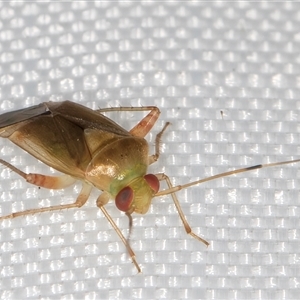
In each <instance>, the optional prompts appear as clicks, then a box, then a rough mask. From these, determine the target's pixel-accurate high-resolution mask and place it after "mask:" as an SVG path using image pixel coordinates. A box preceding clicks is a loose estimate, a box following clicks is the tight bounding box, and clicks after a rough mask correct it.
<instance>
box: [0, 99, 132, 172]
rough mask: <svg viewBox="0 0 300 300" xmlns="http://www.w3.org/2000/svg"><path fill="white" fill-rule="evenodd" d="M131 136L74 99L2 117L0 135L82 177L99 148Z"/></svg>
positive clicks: (10, 113) (42, 158)
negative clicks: (73, 100) (110, 141)
mask: <svg viewBox="0 0 300 300" xmlns="http://www.w3.org/2000/svg"><path fill="white" fill-rule="evenodd" d="M93 132H95V134H92V133H93ZM128 135H130V133H129V132H128V131H126V130H125V129H123V128H122V127H121V126H119V125H118V124H116V123H115V122H113V121H112V120H110V119H108V118H106V117H105V116H103V115H101V114H100V113H98V112H96V111H94V110H91V109H89V108H87V107H84V106H82V105H79V104H76V103H72V102H70V101H64V102H45V103H41V104H39V105H36V106H32V107H29V108H26V109H22V110H18V111H14V112H9V113H5V114H3V115H1V116H0V136H2V137H6V138H9V139H10V140H11V141H12V142H14V143H15V144H17V145H18V146H19V147H21V148H23V149H24V150H25V151H27V152H28V153H30V154H31V155H33V156H34V157H36V158H37V159H39V160H41V161H42V162H44V163H45V164H47V165H49V166H51V167H53V168H55V169H56V170H59V171H61V172H63V173H65V174H69V175H72V176H75V177H78V178H84V172H85V169H86V166H87V165H88V164H89V163H90V161H91V158H92V152H94V151H95V149H97V148H101V146H103V144H105V143H107V141H108V140H111V139H116V138H118V137H122V136H128ZM96 136H98V137H101V138H99V139H96V138H95V137H96ZM97 140H99V142H97ZM91 143H92V147H93V151H91V148H90V147H89V144H91Z"/></svg>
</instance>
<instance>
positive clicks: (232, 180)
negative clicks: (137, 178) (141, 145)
mask: <svg viewBox="0 0 300 300" xmlns="http://www.w3.org/2000/svg"><path fill="white" fill-rule="evenodd" d="M299 9H300V4H299V3H293V2H286V3H280V2H276V3H270V2H262V3H255V2H251V3H250V2H246V1H245V2H238V3H237V2H236V3H235V2H212V3H208V2H200V1H199V2H196V1H189V2H179V1H178V2H175V1H174V2H158V1H145V2H140V3H137V2H134V1H131V2H130V1H129V2H123V3H122V2H120V3H117V2H113V1H112V2H100V1H99V2H95V3H93V2H73V3H66V2H65V3H64V2H62V3H56V2H50V3H49V2H47V3H34V2H12V3H8V2H2V3H1V4H0V109H1V112H6V111H11V110H15V109H19V108H23V107H28V106H31V105H35V104H37V103H40V102H43V101H49V100H52V101H62V100H66V99H69V100H72V101H75V102H78V103H81V104H84V105H86V106H89V107H91V108H94V109H96V108H98V107H114V106H146V105H156V106H158V107H159V108H160V109H161V112H162V114H161V118H160V119H159V121H158V122H157V125H156V127H155V128H154V131H153V133H151V134H150V135H149V136H148V140H149V142H150V146H151V147H152V146H153V144H154V137H155V134H156V133H157V132H158V131H159V129H161V128H162V126H163V124H164V122H166V121H170V122H171V123H172V125H171V126H170V127H169V128H168V130H167V132H166V134H165V135H164V136H163V143H162V147H161V150H162V155H161V157H160V160H159V162H158V163H156V164H155V165H153V166H151V168H150V171H151V172H157V173H158V172H165V173H166V174H168V175H169V176H171V179H172V182H173V183H174V184H182V183H185V182H189V181H191V180H196V179H198V178H202V177H206V176H210V175H214V174H218V173H221V172H225V171H227V170H229V169H231V168H239V167H243V166H250V165H256V164H259V163H262V162H263V163H267V162H277V161H284V160H288V159H292V158H299V157H300V149H299V131H300V127H299V120H300V114H299V108H300V101H299V95H300V93H299V87H300V56H299V53H300V34H299V26H300V14H299V11H300V10H299ZM109 116H110V117H111V118H113V119H114V120H116V121H117V122H119V123H120V124H121V125H122V126H124V127H126V128H128V129H130V128H131V127H133V126H134V125H135V124H136V123H137V122H138V121H139V120H140V119H141V114H134V113H125V112H122V113H114V114H110V115H109ZM0 149H1V158H3V159H5V160H7V161H9V162H11V163H12V164H14V165H15V166H17V167H18V168H20V169H22V170H23V171H26V172H40V173H43V174H51V173H55V171H54V170H50V169H49V168H47V167H46V166H44V165H43V164H41V163H37V162H36V160H35V159H33V158H32V157H31V156H30V155H27V154H24V152H23V151H22V150H20V149H18V148H16V147H15V146H14V145H13V144H12V143H10V142H9V141H8V140H3V139H1V140H0ZM298 169H299V166H298V165H284V166H282V167H276V168H270V169H263V170H259V171H252V172H247V173H244V174H240V175H238V176H232V177H228V178H222V179H218V180H215V181H211V182H208V183H206V184H203V185H201V186H196V187H193V188H190V189H188V190H185V191H182V192H180V193H178V197H179V200H180V203H181V204H182V208H183V210H184V212H185V214H186V217H187V219H188V221H189V222H190V224H191V226H192V228H193V230H194V231H195V233H197V234H199V235H201V236H203V237H205V239H207V240H208V241H209V242H210V243H211V245H210V247H208V248H206V247H205V246H204V245H202V244H201V243H199V242H198V241H196V240H194V239H193V238H192V237H190V236H188V235H186V234H185V232H184V229H183V226H182V224H181V221H180V219H179V218H178V215H177V212H176V210H175V208H174V205H173V203H172V200H171V197H169V196H164V197H162V198H159V199H155V200H154V201H153V204H152V205H151V207H150V209H149V212H148V213H147V214H146V215H142V216H138V215H135V216H134V230H133V233H132V236H131V240H130V242H131V246H132V248H133V249H134V251H135V253H136V259H137V261H138V262H139V264H140V266H141V268H142V274H138V275H137V274H136V270H135V268H134V266H133V265H132V263H131V261H130V259H129V257H128V254H127V253H126V250H125V249H124V246H123V244H122V242H121V241H120V239H119V238H118V236H117V235H116V234H115V232H114V230H113V229H112V228H111V226H110V225H109V224H108V222H107V221H106V220H105V219H104V217H103V215H102V214H101V211H99V209H98V208H97V207H96V205H95V199H96V197H97V196H98V195H99V191H94V192H93V194H92V196H91V198H90V200H89V202H88V203H87V204H86V205H85V206H84V207H82V208H81V209H76V210H74V209H70V210H63V211H58V212H52V213H43V214H37V215H33V216H26V217H20V218H16V219H12V220H4V221H1V222H0V227H1V230H0V253H1V255H0V265H1V268H0V270H1V271H0V278H1V280H0V298H1V299H25V298H30V299H58V298H60V299H100V298H102V299H104V298H110V299H153V298H155V299H175V298H177V299H201V298H202V299H299V293H300V250H299V249H300V247H299V244H300V221H299V220H300V219H299V217H300V207H299V201H300V195H299V188H300V186H299V171H298ZM0 176H1V181H0V213H1V215H5V214H9V213H11V212H15V211H20V210H24V209H29V208H35V207H45V206H49V205H57V204H60V203H64V204H65V203H71V202H72V201H74V199H75V197H76V194H78V192H79V191H80V184H78V185H75V186H74V187H70V188H67V189H65V190H57V191H54V190H45V189H38V188H37V187H34V186H30V185H29V184H28V183H26V182H24V181H23V180H22V179H20V177H18V175H16V174H14V173H12V172H11V171H9V170H7V169H6V168H3V167H1V168H0ZM107 209H108V211H109V213H110V214H111V216H112V217H113V219H114V220H115V221H116V223H117V225H118V226H119V227H120V228H121V230H122V232H123V233H124V234H125V235H127V232H128V220H127V218H126V217H125V216H123V215H122V214H121V213H119V212H118V211H117V209H116V208H115V207H114V205H113V203H112V204H109V205H107Z"/></svg>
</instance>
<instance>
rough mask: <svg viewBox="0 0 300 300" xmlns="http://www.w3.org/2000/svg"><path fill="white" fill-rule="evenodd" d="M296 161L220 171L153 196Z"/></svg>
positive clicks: (298, 160)
mask: <svg viewBox="0 0 300 300" xmlns="http://www.w3.org/2000/svg"><path fill="white" fill-rule="evenodd" d="M297 162H300V159H295V160H288V161H282V162H277V163H269V164H261V165H255V166H252V167H247V168H242V169H235V170H232V171H228V172H224V173H220V174H217V175H213V176H210V177H206V178H203V179H200V180H197V181H193V182H190V183H186V184H183V185H177V186H174V187H171V188H169V189H165V190H162V191H160V192H158V193H156V194H155V196H154V197H159V196H163V195H168V194H172V193H175V192H178V191H180V190H182V189H186V188H188V187H190V186H193V185H197V184H200V183H203V182H207V181H211V180H214V179H217V178H221V177H225V176H230V175H233V174H238V173H243V172H248V171H252V170H256V169H262V168H269V167H275V166H279V165H287V164H292V163H297Z"/></svg>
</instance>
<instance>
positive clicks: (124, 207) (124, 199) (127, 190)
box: [115, 186, 133, 212]
mask: <svg viewBox="0 0 300 300" xmlns="http://www.w3.org/2000/svg"><path fill="white" fill-rule="evenodd" d="M132 199H133V190H132V188H131V187H129V186H126V187H124V188H123V189H122V190H121V191H120V192H119V193H118V195H117V197H116V200H115V202H116V206H117V208H118V209H119V210H121V211H125V212H126V211H128V210H129V208H130V204H131V202H132Z"/></svg>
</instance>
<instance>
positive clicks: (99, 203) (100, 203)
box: [97, 192, 141, 273]
mask: <svg viewBox="0 0 300 300" xmlns="http://www.w3.org/2000/svg"><path fill="white" fill-rule="evenodd" d="M109 198H110V196H109V194H108V193H106V192H104V193H102V194H101V195H100V196H99V197H98V199H97V206H98V207H99V208H100V209H101V210H102V212H103V214H104V216H105V217H106V219H107V220H108V221H109V223H110V224H111V226H112V227H113V229H114V230H115V231H116V233H117V234H118V236H119V237H120V239H121V241H122V242H123V244H124V245H125V247H126V249H127V251H128V254H129V255H130V257H131V260H132V262H133V264H134V265H135V267H136V268H137V270H138V272H139V273H140V272H141V268H140V267H139V265H138V263H137V261H136V259H135V253H134V252H133V250H132V249H131V247H130V245H129V243H128V241H127V240H126V238H125V237H124V235H123V234H122V232H121V230H120V228H119V227H118V226H117V224H116V223H115V221H114V220H113V219H112V217H111V216H110V214H109V213H108V212H107V210H106V209H105V207H104V205H105V204H106V203H107V202H108V200H109Z"/></svg>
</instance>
